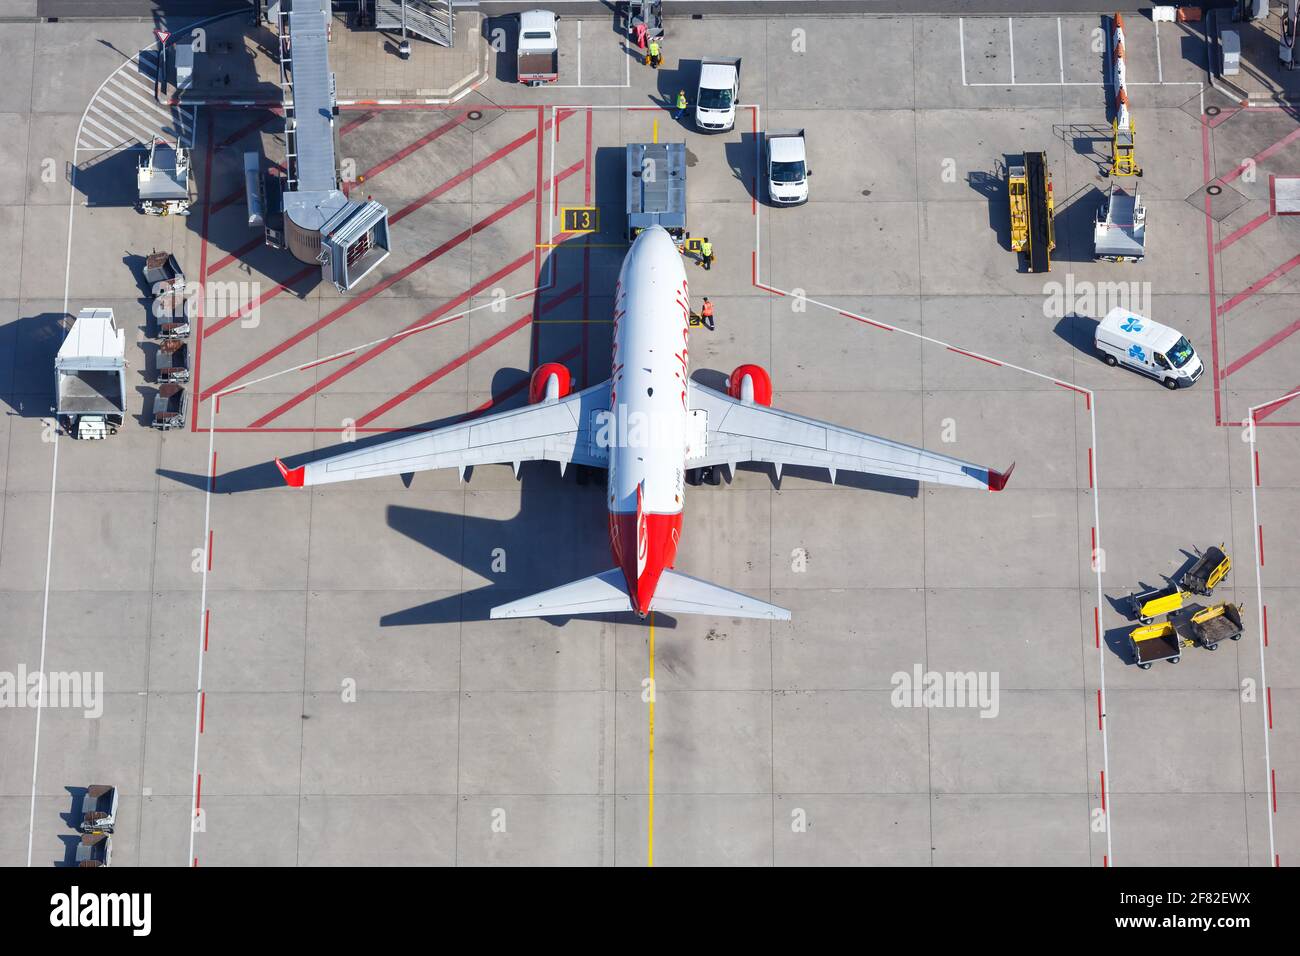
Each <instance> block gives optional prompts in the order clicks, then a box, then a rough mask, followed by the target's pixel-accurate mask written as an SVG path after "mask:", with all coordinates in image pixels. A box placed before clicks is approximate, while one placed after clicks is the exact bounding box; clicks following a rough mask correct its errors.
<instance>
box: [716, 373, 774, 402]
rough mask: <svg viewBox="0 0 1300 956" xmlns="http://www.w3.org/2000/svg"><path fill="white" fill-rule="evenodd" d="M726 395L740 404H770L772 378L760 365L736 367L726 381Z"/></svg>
mask: <svg viewBox="0 0 1300 956" xmlns="http://www.w3.org/2000/svg"><path fill="white" fill-rule="evenodd" d="M727 394H728V395H730V396H731V397H732V398H738V399H740V400H741V401H742V402H758V404H760V405H771V404H772V376H771V375H768V374H767V369H765V368H763V366H761V365H738V366H736V370H735V371H734V372H732V373H731V377H730V378H729V379H727Z"/></svg>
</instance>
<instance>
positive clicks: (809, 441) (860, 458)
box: [686, 382, 1015, 491]
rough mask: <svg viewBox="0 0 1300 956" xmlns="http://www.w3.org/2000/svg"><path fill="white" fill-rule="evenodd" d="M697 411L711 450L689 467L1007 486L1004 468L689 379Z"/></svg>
mask: <svg viewBox="0 0 1300 956" xmlns="http://www.w3.org/2000/svg"><path fill="white" fill-rule="evenodd" d="M689 391H690V394H689V398H688V402H689V404H690V407H691V410H692V411H693V412H694V411H699V410H703V411H704V412H705V413H706V415H707V422H706V425H705V429H706V430H705V444H704V453H703V454H702V455H701V456H699V457H697V458H689V459H687V461H686V466H687V467H688V468H700V467H705V466H708V465H728V466H733V467H734V466H735V465H736V464H738V463H739V462H742V461H761V462H771V463H773V464H774V465H776V473H777V477H778V478H779V477H780V475H781V467H782V466H783V465H803V466H806V467H810V468H825V469H827V470H829V471H830V473H831V481H834V480H835V473H836V472H837V471H841V470H843V471H860V472H866V473H869V474H873V475H888V476H890V477H893V478H910V479H912V480H915V481H925V482H932V483H937V484H944V485H958V486H962V487H966V488H987V489H989V490H990V491H1001V490H1002V489H1003V487H1005V486H1006V483H1007V479H1008V478H1010V477H1011V471H1012V469H1013V468H1015V465H1014V464H1012V466H1011V468H1008V469H1007V470H1006V471H1005V472H998V471H993V470H992V469H990V468H985V467H984V466H983V465H975V464H972V463H971V462H968V461H962V460H960V459H958V458H949V457H948V456H947V455H939V454H936V453H934V452H932V451H926V450H925V449H924V448H915V447H913V446H911V445H904V444H902V443H901V442H896V441H891V440H890V439H888V438H880V437H878V436H876V435H868V434H865V433H864V432H857V431H853V430H852V429H850V428H841V427H840V426H838V425H832V424H830V423H828V422H821V421H817V420H816V419H815V418H805V417H804V416H802V415H795V414H794V413H792V412H785V411H781V410H780V409H778V408H770V407H768V406H766V405H760V404H757V403H754V402H742V401H740V400H739V399H735V398H732V397H731V396H730V395H726V394H724V393H722V392H719V391H717V390H715V389H712V388H707V387H705V386H703V385H699V384H697V383H696V382H690V383H689Z"/></svg>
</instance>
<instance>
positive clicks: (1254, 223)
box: [1214, 210, 1273, 252]
mask: <svg viewBox="0 0 1300 956" xmlns="http://www.w3.org/2000/svg"><path fill="white" fill-rule="evenodd" d="M1272 217H1273V212H1272V210H1269V211H1268V212H1264V213H1260V214H1259V215H1258V216H1256V217H1255V218H1254V219H1252V220H1251V221H1250V222H1248V223H1246V224H1245V225H1244V226H1242V227H1241V228H1240V229H1238V230H1237V231H1236V232H1234V233H1232V234H1231V235H1229V236H1228V237H1227V238H1225V239H1220V240H1219V241H1218V242H1217V243H1216V244H1215V246H1214V251H1215V252H1222V251H1223V250H1224V249H1226V248H1228V246H1230V245H1232V244H1233V243H1234V242H1236V241H1237V240H1238V239H1240V238H1241V237H1242V236H1248V235H1250V234H1251V233H1252V232H1254V231H1255V230H1256V229H1258V228H1259V227H1260V226H1262V225H1264V223H1266V222H1268V221H1269V219H1271V218H1272Z"/></svg>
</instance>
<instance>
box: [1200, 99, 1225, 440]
mask: <svg viewBox="0 0 1300 956" xmlns="http://www.w3.org/2000/svg"><path fill="white" fill-rule="evenodd" d="M1210 166H1211V163H1210V127H1209V124H1208V123H1207V122H1206V117H1205V116H1204V115H1202V116H1201V176H1202V177H1203V179H1204V181H1205V182H1207V183H1208V182H1209V181H1210V180H1211V179H1212V178H1213V173H1212V172H1211V170H1210ZM1203 202H1204V210H1205V259H1206V268H1207V274H1208V277H1209V281H1210V361H1211V364H1212V365H1213V369H1212V374H1211V380H1212V382H1213V384H1214V424H1215V425H1221V424H1222V423H1223V410H1222V403H1223V395H1222V393H1221V391H1220V379H1219V310H1218V304H1217V303H1218V297H1217V294H1216V292H1215V287H1214V220H1213V219H1212V218H1211V217H1210V197H1209V195H1208V194H1206V195H1205V197H1204V200H1203Z"/></svg>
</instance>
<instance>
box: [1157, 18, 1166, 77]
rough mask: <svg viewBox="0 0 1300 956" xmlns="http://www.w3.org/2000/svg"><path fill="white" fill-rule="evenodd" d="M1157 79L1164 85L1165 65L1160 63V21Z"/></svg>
mask: <svg viewBox="0 0 1300 956" xmlns="http://www.w3.org/2000/svg"><path fill="white" fill-rule="evenodd" d="M1155 23H1156V79H1157V80H1158V81H1159V82H1161V83H1163V82H1164V81H1165V68H1164V64H1162V63H1161V62H1160V21H1159V20H1157V21H1156V22H1155Z"/></svg>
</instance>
